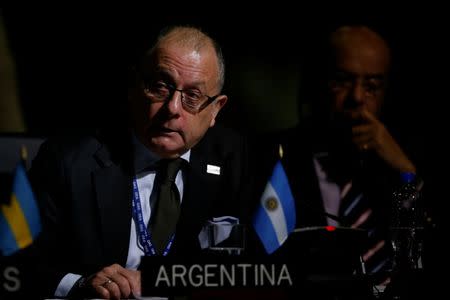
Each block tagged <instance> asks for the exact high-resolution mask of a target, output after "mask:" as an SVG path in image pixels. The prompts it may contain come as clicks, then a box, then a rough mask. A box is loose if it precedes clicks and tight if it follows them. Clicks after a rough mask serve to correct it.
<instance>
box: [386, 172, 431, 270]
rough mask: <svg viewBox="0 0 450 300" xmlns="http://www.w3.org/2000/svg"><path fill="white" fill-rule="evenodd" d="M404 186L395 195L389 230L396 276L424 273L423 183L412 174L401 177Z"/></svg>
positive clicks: (404, 174) (393, 267) (403, 174)
mask: <svg viewBox="0 0 450 300" xmlns="http://www.w3.org/2000/svg"><path fill="white" fill-rule="evenodd" d="M402 182H403V184H402V186H401V187H400V188H399V189H398V190H396V191H395V192H394V193H393V201H392V205H393V207H392V219H391V226H390V235H391V244H392V250H393V264H392V271H393V272H397V273H398V272H405V271H411V270H418V269H422V259H421V257H422V247H423V231H424V222H423V211H422V209H421V207H420V201H419V200H420V197H421V189H422V185H423V184H422V182H421V181H420V180H418V179H417V177H416V176H415V174H413V173H402Z"/></svg>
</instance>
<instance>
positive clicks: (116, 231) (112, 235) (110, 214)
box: [93, 148, 132, 265]
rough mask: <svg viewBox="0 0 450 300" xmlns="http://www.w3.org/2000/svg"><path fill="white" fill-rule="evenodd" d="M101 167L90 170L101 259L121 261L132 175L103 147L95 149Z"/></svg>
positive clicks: (127, 230)
mask: <svg viewBox="0 0 450 300" xmlns="http://www.w3.org/2000/svg"><path fill="white" fill-rule="evenodd" d="M96 157H97V159H99V160H100V161H101V162H102V164H103V166H104V168H101V169H98V170H97V171H95V172H94V175H93V177H94V178H93V180H94V188H95V192H96V197H97V204H98V210H99V214H100V226H101V233H102V237H103V241H102V242H103V247H104V249H103V252H104V255H105V262H106V263H107V264H112V263H115V262H120V263H121V264H122V265H125V263H126V259H127V254H128V245H129V237H130V225H131V195H132V176H131V173H129V172H125V171H124V169H123V166H120V165H116V164H114V163H113V162H112V161H111V160H109V158H108V154H107V153H106V151H105V150H104V148H102V149H100V150H99V151H98V152H97V153H96Z"/></svg>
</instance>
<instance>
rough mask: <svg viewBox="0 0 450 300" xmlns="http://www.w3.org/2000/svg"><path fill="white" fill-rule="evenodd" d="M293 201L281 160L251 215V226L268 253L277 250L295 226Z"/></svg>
mask: <svg viewBox="0 0 450 300" xmlns="http://www.w3.org/2000/svg"><path fill="white" fill-rule="evenodd" d="M295 219H296V217H295V203H294V197H293V196H292V192H291V188H290V187H289V182H288V179H287V176H286V173H285V172H284V169H283V165H282V164H281V161H278V162H277V163H276V165H275V167H274V169H273V173H272V176H271V177H270V181H269V182H268V183H267V185H266V188H265V190H264V193H263V194H262V196H261V201H260V203H259V206H258V208H257V210H256V213H255V215H254V217H253V226H254V228H255V231H256V233H257V234H258V236H259V238H260V240H261V242H262V243H263V245H264V248H265V249H266V252H267V253H268V254H271V253H273V252H274V251H275V250H277V249H278V248H279V247H280V246H281V245H282V244H283V243H284V242H285V241H286V239H287V238H288V235H289V233H291V232H292V231H293V230H294V228H295V222H296V220H295Z"/></svg>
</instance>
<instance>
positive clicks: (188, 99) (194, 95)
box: [144, 81, 220, 114]
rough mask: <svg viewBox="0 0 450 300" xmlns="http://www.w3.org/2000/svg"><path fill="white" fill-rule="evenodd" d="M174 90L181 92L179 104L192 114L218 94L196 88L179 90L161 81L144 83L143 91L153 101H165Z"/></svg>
mask: <svg viewBox="0 0 450 300" xmlns="http://www.w3.org/2000/svg"><path fill="white" fill-rule="evenodd" d="M175 91H178V92H180V93H181V104H182V105H183V108H184V109H185V110H186V111H188V112H190V113H192V114H196V113H199V112H200V111H202V110H203V109H205V107H207V106H208V105H209V104H211V103H212V102H214V100H216V99H217V97H219V96H220V94H218V95H215V96H213V97H210V96H207V95H205V94H203V93H202V92H200V91H199V90H196V89H186V90H180V89H177V88H176V87H175V86H173V85H172V84H169V83H166V82H163V81H157V82H154V83H150V84H146V86H145V88H144V93H145V94H146V95H147V96H148V97H149V98H150V99H151V100H152V101H154V102H166V101H168V100H170V99H171V98H172V97H173V94H174V93H175Z"/></svg>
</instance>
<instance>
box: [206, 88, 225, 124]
mask: <svg viewBox="0 0 450 300" xmlns="http://www.w3.org/2000/svg"><path fill="white" fill-rule="evenodd" d="M227 101H228V97H227V96H226V95H220V96H219V97H217V99H216V100H215V101H214V102H213V103H212V104H211V105H212V106H213V107H212V109H211V114H212V118H211V123H210V124H209V127H213V126H214V125H215V124H216V117H217V115H218V114H219V111H220V110H221V109H222V107H223V106H224V105H225V104H226V103H227Z"/></svg>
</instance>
